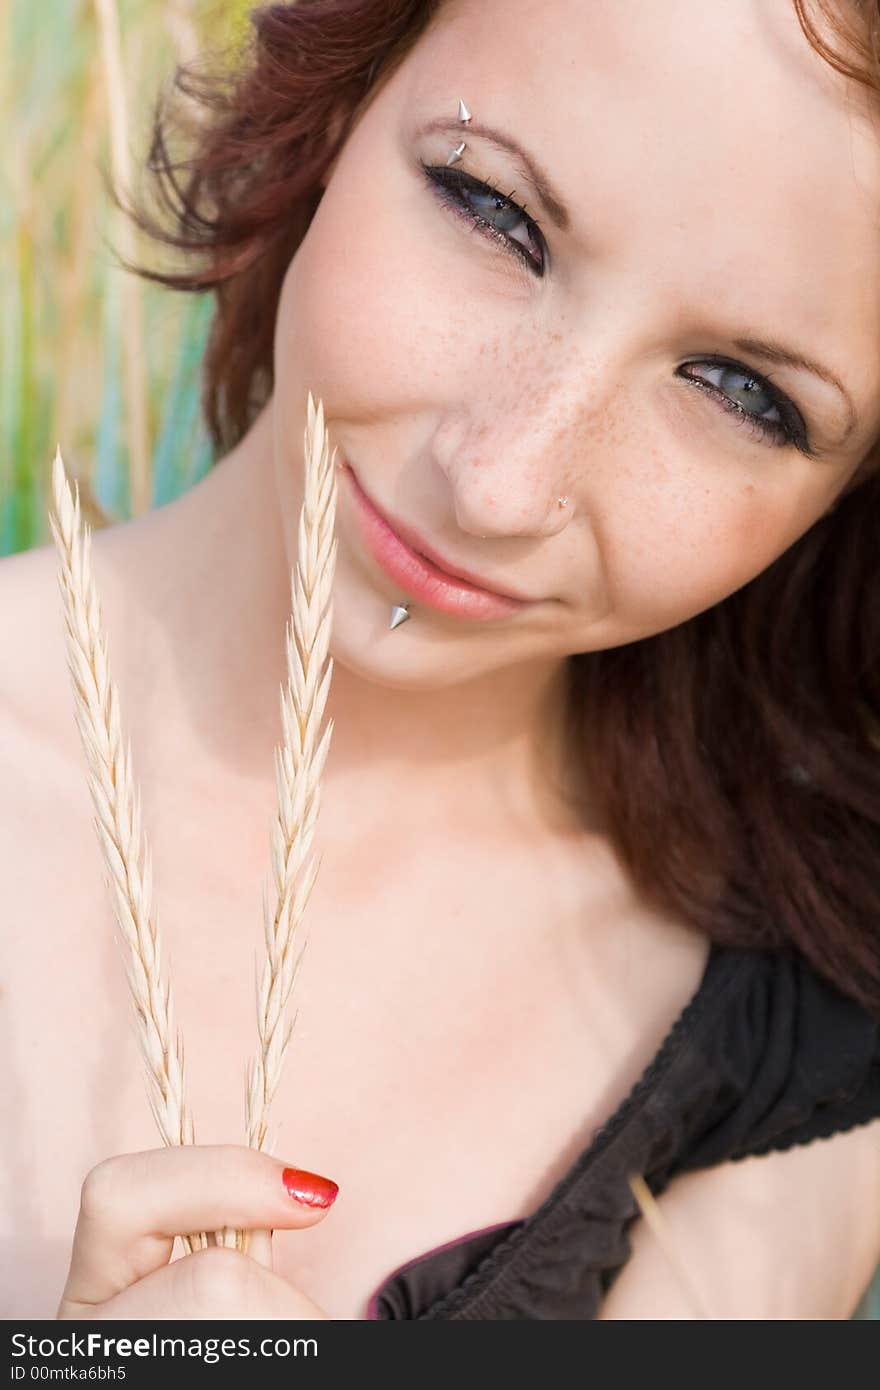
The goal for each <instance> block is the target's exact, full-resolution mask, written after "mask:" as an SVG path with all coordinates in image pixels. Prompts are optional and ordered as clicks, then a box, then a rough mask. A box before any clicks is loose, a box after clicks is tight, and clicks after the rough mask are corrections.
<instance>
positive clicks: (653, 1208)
mask: <svg viewBox="0 0 880 1390" xmlns="http://www.w3.org/2000/svg"><path fill="white" fill-rule="evenodd" d="M629 1187H630V1191H631V1192H632V1194H633V1196H634V1197H635V1199H636V1202H637V1204H638V1208H639V1211H640V1212H641V1214H642V1216H643V1218H644V1220H645V1224H646V1226H647V1227H648V1228H649V1230H650V1231H651V1232H652V1234H653V1235H654V1237H655V1239H656V1241H657V1244H658V1245H659V1246H660V1249H661V1250H662V1251H663V1254H664V1255H665V1256H666V1258H667V1260H668V1261H669V1265H670V1268H671V1270H672V1272H673V1274H674V1275H675V1277H676V1279H677V1280H678V1284H679V1288H680V1289H681V1291H682V1293H683V1294H684V1296H685V1298H686V1299H687V1301H688V1302H689V1303H690V1305H691V1307H692V1309H693V1312H694V1317H695V1318H706V1319H709V1320H710V1321H711V1314H710V1313H709V1311H708V1309H707V1307H706V1304H705V1301H704V1299H703V1296H702V1294H701V1293H700V1292H699V1289H698V1288H697V1283H696V1280H695V1279H694V1278H693V1277H692V1275H691V1273H690V1270H689V1269H688V1267H687V1263H686V1261H685V1260H683V1259H682V1256H681V1252H680V1251H679V1249H678V1247H677V1245H676V1243H675V1239H674V1237H673V1235H672V1232H671V1231H670V1229H669V1224H668V1222H667V1221H666V1218H665V1217H664V1216H663V1213H662V1212H661V1210H660V1207H659V1205H658V1204H657V1201H656V1200H655V1198H654V1194H653V1193H652V1191H651V1189H650V1188H649V1186H648V1184H647V1183H646V1182H645V1179H644V1178H643V1177H642V1175H641V1173H634V1174H633V1175H632V1176H631V1177H630V1179H629Z"/></svg>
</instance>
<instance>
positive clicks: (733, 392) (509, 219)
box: [419, 159, 814, 457]
mask: <svg viewBox="0 0 880 1390" xmlns="http://www.w3.org/2000/svg"><path fill="white" fill-rule="evenodd" d="M419 164H420V166H421V169H422V171H423V173H424V175H425V178H426V179H427V181H428V185H429V187H430V189H431V191H432V193H433V194H434V195H435V196H436V197H437V198H438V199H439V200H440V202H441V203H442V204H443V205H444V206H445V207H447V208H449V209H450V211H452V212H453V213H455V214H456V215H457V216H459V217H462V218H464V220H465V221H466V222H468V223H469V224H470V225H472V226H475V227H477V229H478V230H479V231H480V232H482V233H483V234H484V235H485V236H488V237H490V238H491V239H492V240H493V241H497V242H498V243H499V245H501V246H502V247H503V248H504V249H505V250H506V251H508V252H509V253H512V254H513V255H514V256H516V257H517V258H518V259H519V260H520V261H522V262H523V263H524V264H525V265H526V266H527V268H528V269H529V270H530V271H531V273H532V274H533V275H535V276H537V277H539V278H540V277H543V274H544V270H545V266H546V256H547V255H548V254H549V253H548V252H547V251H546V241H545V239H544V237H543V235H542V233H541V231H540V228H539V226H538V223H537V222H536V220H535V219H534V218H533V217H530V216H529V215H528V214H527V213H526V212H525V210H524V209H523V208H522V207H520V205H519V203H515V202H514V201H513V199H512V198H509V197H506V196H505V195H504V194H503V193H500V192H499V191H498V189H497V188H494V187H493V186H492V184H490V183H485V182H484V181H483V180H482V179H476V178H474V177H473V176H472V175H470V174H466V173H465V172H464V171H463V170H462V169H456V168H454V167H452V166H450V167H444V166H443V165H433V164H426V163H425V162H424V160H421V159H420V160H419ZM517 227H519V235H518V236H514V235H511V233H512V232H513V231H515V230H516V229H517ZM529 246H532V247H534V248H535V249H536V250H537V253H538V254H537V256H534V255H532V254H531V252H530V250H529V249H528V247H529ZM701 363H702V364H703V365H708V366H709V367H710V368H713V369H714V370H715V371H717V372H720V374H721V382H723V383H724V388H722V386H721V385H720V383H719V384H713V383H711V382H707V381H704V380H703V378H702V377H699V376H693V375H690V374H689V373H687V372H686V371H685V368H687V367H693V366H697V365H699V364H701ZM679 371H680V372H681V373H682V374H683V375H684V376H685V379H686V380H688V381H692V382H693V383H694V385H695V386H697V387H698V389H699V390H701V391H705V392H706V393H707V394H708V395H710V396H711V397H712V398H713V400H715V401H717V403H718V405H719V406H720V407H721V409H722V410H725V411H726V412H727V413H728V414H729V415H730V416H731V418H732V419H733V421H734V423H735V424H737V425H740V426H742V427H743V428H744V429H747V430H749V431H750V433H751V434H752V435H753V436H754V437H755V438H757V439H759V440H760V441H761V442H762V443H764V444H771V445H773V446H774V447H785V446H787V445H791V446H793V447H794V448H796V449H798V450H800V452H801V453H802V454H806V455H807V456H808V457H814V455H813V453H812V450H811V449H810V446H809V442H808V438H807V430H806V426H805V424H804V421H803V417H802V416H801V414H800V411H799V410H798V409H797V407H796V406H795V405H794V404H793V402H792V401H790V400H789V399H788V397H787V396H785V395H783V393H782V392H781V391H779V390H777V389H776V387H774V386H771V384H770V382H769V381H768V380H767V378H766V377H763V376H760V375H759V374H758V373H757V372H753V371H752V370H751V369H750V368H749V367H747V366H745V365H744V364H743V363H742V362H733V361H730V360H729V359H728V358H725V357H717V356H709V357H705V358H700V359H699V360H698V361H697V362H685V363H683V365H682V366H681V367H680V368H679ZM737 376H738V377H741V378H743V379H744V382H745V384H744V385H740V386H732V384H731V383H730V378H731V377H737ZM747 407H748V408H747ZM752 407H758V408H757V410H753V409H752ZM768 413H775V416H776V418H775V419H764V418H762V417H763V416H765V415H767V414H768Z"/></svg>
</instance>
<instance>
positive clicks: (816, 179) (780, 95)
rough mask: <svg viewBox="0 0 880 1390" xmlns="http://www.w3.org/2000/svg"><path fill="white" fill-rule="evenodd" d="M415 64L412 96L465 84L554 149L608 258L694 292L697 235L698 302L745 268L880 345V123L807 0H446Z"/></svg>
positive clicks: (450, 95)
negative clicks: (805, 13) (815, 41)
mask: <svg viewBox="0 0 880 1390" xmlns="http://www.w3.org/2000/svg"><path fill="white" fill-rule="evenodd" d="M820 33H827V30H825V29H823V28H822V27H821V25H820ZM407 67H408V74H407V84H408V89H407V92H406V94H405V97H404V101H405V103H406V104H407V105H408V106H409V107H410V109H416V110H418V111H420V112H421V113H423V114H429V113H430V114H434V113H435V112H436V113H443V112H449V113H451V114H454V112H455V110H456V109H457V102H458V98H459V96H461V97H463V98H464V100H465V102H466V104H467V105H468V107H469V108H470V110H471V111H472V112H473V113H474V114H475V115H477V116H480V117H483V118H484V119H486V120H488V121H490V122H491V123H492V124H495V125H503V126H505V127H506V128H507V129H509V130H510V131H512V132H513V133H515V135H516V136H517V137H518V138H519V139H520V140H521V141H522V142H523V143H524V144H525V145H527V147H528V148H529V149H530V150H531V151H532V152H533V153H535V154H536V155H537V157H538V159H539V160H540V162H541V163H542V164H543V165H544V166H545V167H546V169H547V171H548V173H549V174H550V176H551V178H552V180H553V182H554V183H555V184H556V186H557V188H558V189H559V191H560V193H561V194H562V196H563V198H564V199H565V201H566V202H567V203H568V204H569V206H570V208H571V212H572V231H571V234H572V235H573V236H574V237H575V238H576V239H577V240H578V241H579V242H580V243H582V247H583V250H584V251H585V252H586V253H588V254H589V255H590V256H591V257H592V256H596V257H600V258H602V257H604V258H606V259H607V260H608V262H609V263H613V261H614V257H615V256H617V257H618V258H619V260H620V263H621V265H624V264H626V265H632V264H635V263H636V262H638V263H639V264H642V265H644V264H646V261H645V257H646V256H648V255H650V259H651V264H652V266H653V268H654V270H655V271H658V270H659V271H660V272H661V273H662V271H663V269H664V262H668V269H669V271H670V275H671V277H672V280H673V281H674V283H675V293H679V291H680V289H681V283H680V280H681V261H682V257H683V254H684V248H686V258H687V260H688V284H689V286H690V288H691V289H692V290H693V292H694V294H695V297H696V300H697V301H698V302H699V301H701V300H704V299H705V296H706V295H707V294H709V295H711V296H712V297H713V298H715V297H716V296H717V292H718V288H719V285H718V277H719V275H721V274H723V273H724V272H725V270H727V271H728V272H729V273H732V274H735V275H737V276H742V275H743V274H744V273H745V274H747V275H749V276H750V277H751V280H752V286H753V288H752V295H751V298H752V300H754V295H755V287H759V289H760V292H761V294H763V295H767V296H770V300H769V301H768V303H769V318H770V320H771V322H772V321H773V320H774V319H775V326H776V327H777V328H778V327H780V326H786V327H789V328H791V329H792V330H793V329H798V330H799V331H800V332H801V333H802V334H806V335H807V336H808V337H809V335H810V334H811V333H813V334H815V335H821V337H822V340H823V342H824V343H826V344H827V345H828V346H829V350H830V352H831V355H832V356H833V357H834V358H836V361H837V362H838V364H839V365H840V366H841V367H849V366H850V363H852V364H853V370H855V371H856V372H858V370H859V366H858V364H859V362H860V360H861V361H862V362H864V357H863V355H862V354H863V351H864V350H865V349H866V348H868V346H869V343H870V344H871V345H872V346H873V345H876V341H877V330H878V327H880V325H878V317H880V237H878V213H880V123H878V122H877V120H876V116H875V114H874V111H873V109H872V106H871V98H870V97H868V96H865V95H863V89H861V88H857V87H856V84H854V83H851V82H848V81H847V80H846V79H844V78H843V76H842V75H841V74H839V73H837V72H835V71H834V69H832V68H831V67H830V65H829V64H828V63H826V62H825V61H824V60H823V59H822V58H821V57H820V56H819V54H817V53H816V52H815V51H814V50H813V48H812V47H811V46H810V44H809V43H808V41H807V39H806V37H805V36H804V34H803V33H802V31H801V29H800V25H799V24H798V21H797V16H796V14H795V10H794V5H793V3H792V0H723V3H722V2H721V0H719V3H714V4H706V3H705V0H662V3H659V2H658V3H656V4H655V3H653V2H652V0H587V2H586V3H585V0H446V3H445V4H444V5H443V7H442V8H441V10H440V12H439V14H438V15H437V17H436V19H435V22H434V25H433V26H432V27H431V29H430V30H429V31H428V32H427V33H426V35H425V36H424V37H423V39H422V41H421V43H420V44H419V45H417V47H416V49H415V50H414V51H413V54H412V55H411V60H410V63H409V64H408V65H407ZM474 148H475V149H477V148H478V145H477V144H476V142H475V144H474ZM531 205H532V206H534V203H533V202H532V204H531ZM729 294H730V290H729V289H728V296H729ZM749 307H750V308H751V307H753V306H752V305H751V304H750V305H749ZM780 315H782V318H781V319H780ZM793 315H794V317H793ZM762 326H768V325H767V324H766V322H765V323H764V324H763V325H762ZM829 326H830V329H831V336H829ZM847 337H848V338H849V339H850V340H851V342H852V349H853V350H852V351H851V352H850V354H849V355H848V356H847V354H846V352H845V342H843V341H842V338H843V339H845V338H847ZM875 353H876V348H875ZM862 371H864V367H862ZM875 379H876V378H875V377H872V378H871V380H872V382H873V381H874V380H875ZM852 384H853V386H854V388H855V389H856V391H858V382H853V383H852Z"/></svg>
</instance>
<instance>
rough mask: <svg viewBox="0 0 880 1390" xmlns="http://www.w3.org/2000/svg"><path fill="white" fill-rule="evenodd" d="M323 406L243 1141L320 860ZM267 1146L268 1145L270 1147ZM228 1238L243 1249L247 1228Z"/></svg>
mask: <svg viewBox="0 0 880 1390" xmlns="http://www.w3.org/2000/svg"><path fill="white" fill-rule="evenodd" d="M328 455H329V443H328V439H327V433H326V431H325V428H324V407H323V402H321V401H319V402H318V405H317V407H316V406H315V402H314V400H313V398H312V393H311V392H309V395H308V419H307V423H306V429H305V435H304V456H305V470H304V471H305V486H304V498H303V506H302V510H301V512H300V520H299V539H298V556H297V563H296V566H295V568H294V569H293V570H292V571H291V600H292V613H291V619H290V622H289V623H288V626H287V632H286V636H287V643H286V645H287V686H286V689H285V688H282V690H281V722H282V729H283V741H282V744H281V746H280V747H277V748H276V750H275V782H276V789H277V793H278V812H277V817H276V820H275V822H274V825H273V827H272V834H271V863H272V875H273V879H274V887H275V894H274V905H273V907H272V910H271V911H270V907H269V899H268V895H267V893H266V892H265V890H264V893H263V928H264V937H265V943H266V958H265V961H264V964H263V969H262V973H261V976H260V978H259V981H258V984H257V1031H258V1033H259V1039H260V1046H259V1050H258V1051H257V1053H256V1055H255V1057H254V1058H253V1060H252V1061H251V1063H250V1066H249V1068H248V1076H247V1086H246V1092H245V1096H246V1099H245V1115H246V1121H245V1122H246V1128H247V1141H248V1144H249V1145H250V1146H251V1147H252V1148H256V1149H261V1150H263V1149H266V1148H267V1135H268V1121H269V1108H270V1106H271V1103H272V1097H273V1095H274V1094H275V1091H276V1089H277V1087H278V1082H279V1079H280V1076H281V1068H282V1064H283V1061H284V1056H285V1052H286V1050H287V1046H288V1043H289V1042H290V1037H291V1034H292V1031H293V1027H294V1023H295V1016H294V1018H293V1019H291V1020H288V1021H286V1022H285V1018H284V1011H285V1008H286V1006H287V1001H288V998H289V996H290V993H291V990H292V988H293V985H294V982H295V980H296V977H297V974H298V972H299V967H300V964H301V962H302V958H303V953H304V951H305V946H306V942H305V941H304V942H303V945H302V947H301V948H300V949H299V951H298V952H297V954H296V955H295V956H294V950H293V947H294V941H295V940H298V936H299V932H300V926H301V922H302V919H303V915H304V913H305V909H306V905H307V903H308V900H309V896H310V894H311V891H312V888H313V886H314V883H315V879H316V877H317V874H318V870H319V868H320V859H318V860H311V861H310V862H309V863H308V864H306V856H307V855H308V853H309V850H310V848H311V844H312V839H313V836H314V830H315V822H316V819H317V815H318V810H319V807H320V778H321V773H322V771H323V767H324V762H325V760H326V757H327V752H328V750H329V746H330V739H331V737H332V734H333V720H332V719H331V720H329V721H328V724H327V728H326V729H325V731H324V734H323V736H322V737H321V738H320V741H319V739H318V735H319V730H320V725H321V719H322V716H323V713H324V707H325V704H326V701H327V694H328V691H329V688H330V680H331V677H332V674H333V659H332V657H329V656H328V647H329V642H330V629H331V624H332V612H333V604H332V597H331V595H332V586H333V576H334V572H335V567H336V546H337V543H336V540H335V538H334V525H335V517H336V468H335V459H336V450H335V449H334V451H333V456H332V458H330V457H328ZM270 1151H271V1150H270ZM236 1243H237V1245H238V1247H239V1248H240V1249H243V1250H246V1249H247V1243H248V1240H247V1233H245V1232H239V1233H237V1237H236Z"/></svg>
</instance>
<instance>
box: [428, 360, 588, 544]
mask: <svg viewBox="0 0 880 1390" xmlns="http://www.w3.org/2000/svg"><path fill="white" fill-rule="evenodd" d="M563 396H564V397H565V398H567V399H568V400H569V401H570V410H569V411H566V410H565V406H564V401H563ZM584 407H585V402H584V397H583V393H582V383H581V393H580V399H578V398H577V394H576V390H575V388H574V386H573V385H572V389H571V390H569V389H568V388H566V389H565V391H564V392H561V391H559V390H558V389H557V390H556V391H554V392H552V393H550V392H547V393H545V394H544V396H543V400H542V402H541V403H539V402H538V401H537V400H536V398H535V395H534V394H532V396H531V398H530V399H529V400H526V401H525V402H522V401H520V402H518V403H517V404H516V405H515V406H513V407H512V408H507V409H505V407H504V404H503V403H502V402H500V401H498V400H497V398H493V400H492V404H491V416H490V417H489V418H487V417H486V416H485V415H481V418H480V419H479V420H478V421H475V420H472V419H469V418H468V416H467V413H465V415H464V417H462V416H461V415H459V416H458V417H457V421H456V424H455V425H452V424H450V425H449V426H448V427H447V428H446V429H445V430H442V431H441V432H440V433H439V434H438V435H436V436H435V440H434V449H433V452H434V462H435V466H436V467H437V468H438V469H439V471H440V472H442V473H443V475H444V477H445V479H446V482H447V485H448V488H449V495H450V497H451V500H452V507H453V510H454V512H455V517H456V521H457V523H458V526H459V528H460V529H461V530H462V531H464V532H466V533H467V534H469V535H472V536H477V537H479V538H480V539H482V540H488V539H490V538H491V537H495V538H501V537H512V536H521V537H530V538H536V537H548V536H555V535H557V534H559V532H561V531H564V530H565V528H566V527H567V526H570V525H571V522H572V519H573V518H574V516H575V514H576V511H577V500H578V499H577V495H576V494H577V480H576V478H575V477H574V476H573V474H574V468H575V467H576V463H577V458H578V457H579V453H580V449H579V447H578V445H579V440H580V441H582V438H583V428H584ZM489 408H490V407H489V406H488V405H487V404H486V403H485V401H484V403H483V409H484V410H488V409H489ZM542 416H543V418H542Z"/></svg>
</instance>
